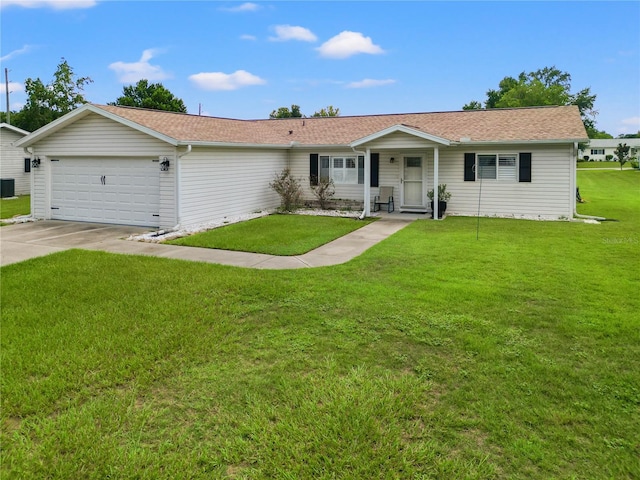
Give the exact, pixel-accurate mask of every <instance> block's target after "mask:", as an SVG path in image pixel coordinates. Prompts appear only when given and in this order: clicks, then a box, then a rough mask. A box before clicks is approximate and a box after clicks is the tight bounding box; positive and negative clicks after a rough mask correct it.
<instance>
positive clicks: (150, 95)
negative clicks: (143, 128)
mask: <svg viewBox="0 0 640 480" xmlns="http://www.w3.org/2000/svg"><path fill="white" fill-rule="evenodd" d="M109 105H117V106H124V107H140V108H149V109H151V110H165V111H168V112H180V113H187V107H186V106H185V104H184V102H183V101H182V99H180V98H177V97H175V96H174V95H173V93H171V92H170V91H169V90H167V89H166V88H165V87H164V86H163V85H162V84H161V83H151V84H150V83H149V81H148V80H146V79H142V80H139V81H138V83H136V84H135V85H128V86H125V87H123V89H122V96H121V97H118V98H117V99H116V101H115V102H111V103H109Z"/></svg>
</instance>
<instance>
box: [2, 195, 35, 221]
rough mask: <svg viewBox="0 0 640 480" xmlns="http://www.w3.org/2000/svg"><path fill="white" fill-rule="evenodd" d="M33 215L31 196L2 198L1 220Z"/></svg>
mask: <svg viewBox="0 0 640 480" xmlns="http://www.w3.org/2000/svg"><path fill="white" fill-rule="evenodd" d="M29 213H31V195H20V196H18V197H17V198H12V199H7V198H0V218H1V219H7V218H13V217H15V216H16V215H29Z"/></svg>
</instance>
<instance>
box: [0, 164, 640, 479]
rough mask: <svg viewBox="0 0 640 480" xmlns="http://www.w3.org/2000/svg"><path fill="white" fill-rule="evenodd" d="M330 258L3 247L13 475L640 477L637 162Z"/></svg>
mask: <svg viewBox="0 0 640 480" xmlns="http://www.w3.org/2000/svg"><path fill="white" fill-rule="evenodd" d="M579 185H580V189H581V193H582V195H583V197H584V198H586V199H587V200H588V203H586V204H583V205H581V206H580V211H581V212H582V213H590V214H591V213H592V214H597V215H604V216H610V217H614V218H616V219H618V220H619V221H618V222H604V223H602V224H599V225H589V224H583V223H570V222H535V221H516V220H505V219H482V220H481V222H480V238H479V240H476V219H474V218H462V217H450V218H447V219H446V220H445V221H442V222H434V221H428V220H421V221H416V222H414V223H412V224H411V225H410V226H408V227H407V228H405V229H403V230H402V231H400V232H399V233H397V234H395V235H393V236H391V237H389V238H388V239H387V240H385V241H383V242H381V243H380V244H378V245H376V246H375V247H373V248H371V249H370V250H369V251H367V252H365V253H364V254H363V255H361V256H360V257H358V258H356V259H354V260H353V261H351V262H348V263H347V264H344V265H339V266H335V267H327V268H317V269H305V270H291V271H265V270H252V269H242V268H234V267H225V266H217V265H209V264H198V263H189V262H183V261H178V260H169V259H161V258H149V257H130V256H121V255H112V254H107V253H101V252H89V251H80V250H75V251H68V252H63V253H59V254H55V255H51V256H48V257H43V258H37V259H33V260H30V261H27V262H24V263H21V264H15V265H9V266H7V267H3V268H2V271H1V278H2V289H1V295H2V298H1V300H2V336H1V337H0V342H1V343H0V347H1V348H0V361H1V365H2V376H1V382H2V383H1V392H0V393H1V401H2V409H1V418H2V425H3V428H2V439H1V440H2V462H1V465H0V477H2V478H51V479H58V478H59V479H68V478H83V479H93V478H96V479H97V478H119V479H128V478H137V479H155V478H161V479H173V478H190V479H210V478H247V479H270V478H291V479H293V478H301V479H307V478H313V479H316V478H321V479H323V478H326V479H333V478H350V479H351V478H353V479H360V478H366V479H372V478H401V479H405V478H411V479H413V478H416V479H431V478H433V479H436V478H437V479H458V478H460V479H489V478H497V479H503V478H504V479H506V478H509V479H551V478H554V479H578V478H589V479H635V478H640V462H638V458H639V455H640V318H639V314H638V312H639V311H640V294H639V291H638V285H639V282H640V273H639V272H640V269H639V268H638V251H639V248H640V244H639V243H640V240H639V239H640V218H639V217H638V215H639V214H638V212H639V211H640V197H639V196H638V195H637V192H638V187H639V186H640V173H638V172H633V171H624V172H581V173H579Z"/></svg>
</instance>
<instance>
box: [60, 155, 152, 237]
mask: <svg viewBox="0 0 640 480" xmlns="http://www.w3.org/2000/svg"><path fill="white" fill-rule="evenodd" d="M51 165H52V176H51V178H52V192H51V193H52V194H51V199H52V205H51V206H52V218H54V219H60V220H78V221H91V222H103V223H118V224H125V225H144V226H158V224H159V215H158V213H159V210H160V207H159V206H160V176H159V168H158V163H157V162H153V160H152V159H148V160H131V159H61V160H60V161H57V162H52V164H51Z"/></svg>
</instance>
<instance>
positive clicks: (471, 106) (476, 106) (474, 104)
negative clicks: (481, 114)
mask: <svg viewBox="0 0 640 480" xmlns="http://www.w3.org/2000/svg"><path fill="white" fill-rule="evenodd" d="M462 109H463V110H482V103H480V102H479V101H477V100H471V101H470V102H469V103H467V104H465V105H463V106H462Z"/></svg>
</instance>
